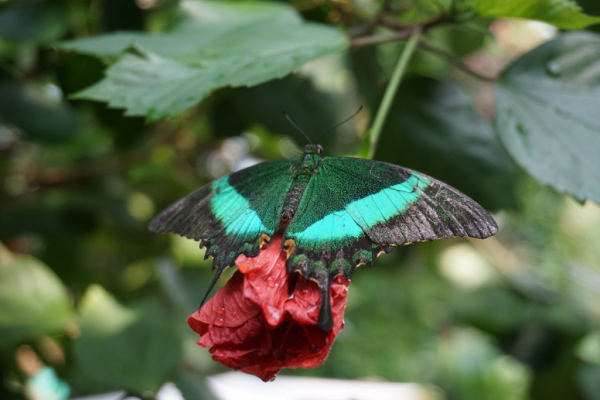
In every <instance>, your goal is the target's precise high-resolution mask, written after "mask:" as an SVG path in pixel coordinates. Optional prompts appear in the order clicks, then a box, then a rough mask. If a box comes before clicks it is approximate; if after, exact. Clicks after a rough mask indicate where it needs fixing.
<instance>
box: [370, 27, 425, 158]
mask: <svg viewBox="0 0 600 400" xmlns="http://www.w3.org/2000/svg"><path fill="white" fill-rule="evenodd" d="M421 35H422V31H421V29H420V28H417V29H415V30H414V31H413V32H412V34H411V36H410V37H409V39H408V41H407V42H406V45H405V46H404V49H403V50H402V54H400V58H399V59H398V63H397V64H396V67H395V68H394V72H393V73H392V77H391V79H390V82H389V83H388V85H387V88H386V89H385V94H384V95H383V99H382V100H381V104H380V105H379V109H378V110H377V114H376V115H375V119H374V120H373V125H372V126H371V129H370V130H369V132H368V133H367V136H366V137H365V139H364V142H363V147H362V149H361V152H360V153H361V154H360V155H361V156H362V157H365V158H373V156H374V155H375V151H376V150H377V145H378V143H379V136H380V135H381V129H382V128H383V124H384V123H385V120H386V118H387V115H388V113H389V111H390V107H391V106H392V101H393V100H394V97H395V96H396V92H397V91H398V87H399V86H400V81H401V80H402V76H403V75H404V72H405V71H406V66H407V65H408V62H409V61H410V58H411V57H412V55H413V53H414V52H415V49H416V48H417V44H418V43H419V40H420V39H421Z"/></svg>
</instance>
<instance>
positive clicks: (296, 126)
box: [283, 111, 312, 144]
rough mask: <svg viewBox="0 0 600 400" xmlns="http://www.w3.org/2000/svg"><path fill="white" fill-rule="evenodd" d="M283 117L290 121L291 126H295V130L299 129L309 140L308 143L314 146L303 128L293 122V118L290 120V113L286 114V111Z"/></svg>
mask: <svg viewBox="0 0 600 400" xmlns="http://www.w3.org/2000/svg"><path fill="white" fill-rule="evenodd" d="M283 115H284V116H285V119H287V120H288V121H289V123H290V124H292V125H293V126H294V128H296V129H298V130H299V131H300V132H302V134H303V135H304V137H305V138H306V140H308V143H310V144H312V141H311V140H310V138H309V137H308V135H307V134H306V133H305V132H304V131H303V130H302V128H300V127H299V126H298V125H297V124H296V123H295V122H294V121H293V120H292V118H290V116H289V115H288V113H286V112H285V111H284V112H283Z"/></svg>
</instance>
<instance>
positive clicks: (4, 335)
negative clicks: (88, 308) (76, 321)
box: [0, 245, 74, 347]
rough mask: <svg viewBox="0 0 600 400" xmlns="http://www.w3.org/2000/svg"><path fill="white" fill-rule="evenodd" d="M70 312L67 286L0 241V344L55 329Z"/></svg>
mask: <svg viewBox="0 0 600 400" xmlns="http://www.w3.org/2000/svg"><path fill="white" fill-rule="evenodd" d="M73 316H74V313H73V309H72V306H71V301H70V299H69V295H68V293H67V289H66V288H65V287H64V285H63V283H62V282H61V281H60V279H59V278H58V277H57V276H56V275H55V274H54V272H52V270H50V269H49V268H48V267H47V266H46V265H45V264H43V263H42V262H40V261H39V260H37V259H35V258H34V257H31V256H23V255H13V254H11V253H10V252H9V251H8V250H7V249H6V248H4V247H3V246H2V245H0V347H4V346H10V345H13V344H15V343H16V342H17V341H20V340H25V339H31V338H34V337H35V336H37V335H41V334H56V333H59V332H61V331H63V330H64V329H65V328H67V327H68V326H69V324H71V323H73Z"/></svg>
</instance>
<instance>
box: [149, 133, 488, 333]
mask: <svg viewBox="0 0 600 400" xmlns="http://www.w3.org/2000/svg"><path fill="white" fill-rule="evenodd" d="M322 151H323V149H322V147H321V146H320V145H314V144H309V145H307V146H306V147H305V150H304V153H303V154H302V156H301V157H300V158H298V159H293V160H284V161H274V162H264V163H262V164H258V165H255V166H252V167H250V168H246V169H244V170H241V171H238V172H236V173H233V174H231V175H228V176H225V177H224V178H221V179H219V180H216V181H214V182H212V183H209V184H207V185H204V186H202V187H200V188H199V189H197V190H196V191H194V192H192V193H190V194H188V195H187V196H185V197H184V198H182V199H180V200H179V201H177V202H175V203H174V204H172V205H171V206H169V207H168V208H167V209H165V210H164V211H163V212H161V213H160V214H159V215H158V216H157V217H156V218H154V219H153V220H152V221H151V222H150V226H149V228H150V230H151V231H152V232H155V233H165V232H172V233H177V234H179V235H182V236H185V237H187V238H192V239H195V240H199V241H201V245H202V246H204V247H206V255H205V258H208V257H212V258H213V269H216V270H217V272H216V274H215V278H214V279H213V282H212V284H211V288H212V286H213V285H214V283H215V282H216V280H217V278H218V277H219V276H220V275H221V273H222V272H223V270H225V268H227V267H228V266H231V265H233V264H234V261H235V259H236V258H237V257H238V256H239V255H240V254H244V255H246V256H248V257H255V256H256V255H258V253H259V251H260V248H261V247H262V245H263V244H264V243H268V242H269V241H270V240H271V238H272V237H273V235H274V234H275V232H277V231H278V230H280V229H281V230H283V242H282V243H283V247H284V248H283V250H285V251H286V252H287V255H288V259H287V270H288V273H292V272H295V271H299V272H300V273H301V274H302V276H303V277H304V278H305V279H313V280H315V281H317V283H318V284H319V287H320V290H321V293H322V299H323V300H322V305H321V309H320V311H319V319H318V323H319V326H320V327H321V329H323V330H326V331H329V330H330V329H331V327H332V323H333V319H332V316H331V306H330V304H329V301H330V296H329V288H330V285H331V281H332V279H333V277H335V276H337V275H340V274H341V275H343V276H344V277H346V278H350V277H351V276H352V274H353V272H354V270H355V269H356V267H357V266H359V265H369V266H372V265H373V263H374V262H375V259H376V258H377V256H378V255H380V254H382V253H389V252H390V251H391V250H392V248H393V247H395V246H401V245H407V244H412V243H417V242H425V241H428V240H434V239H441V238H450V237H455V236H468V237H473V238H479V239H483V238H486V237H488V236H492V235H494V234H495V233H496V232H497V231H498V226H497V225H496V222H495V221H494V219H493V218H492V217H491V216H490V215H489V214H488V213H487V212H486V211H485V210H484V209H483V208H482V207H481V206H480V205H479V204H477V203H476V202H475V201H473V200H472V199H471V198H469V197H467V196H466V195H464V194H462V193H461V192H459V191H458V190H456V189H454V188H452V187H450V186H448V185H446V184H445V183H442V182H440V181H438V180H435V179H434V178H432V177H430V176H427V175H425V174H422V173H420V172H416V171H412V170H410V169H407V168H403V167H400V166H397V165H392V164H387V163H384V162H378V161H372V160H365V159H359V158H349V157H323V156H321V153H322ZM209 292H210V289H209Z"/></svg>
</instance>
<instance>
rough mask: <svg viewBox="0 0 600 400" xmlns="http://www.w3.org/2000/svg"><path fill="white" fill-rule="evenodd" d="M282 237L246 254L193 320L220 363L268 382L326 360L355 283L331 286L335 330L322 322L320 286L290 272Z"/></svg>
mask: <svg viewBox="0 0 600 400" xmlns="http://www.w3.org/2000/svg"><path fill="white" fill-rule="evenodd" d="M285 264H286V257H285V252H283V251H282V250H281V236H276V237H274V238H273V241H272V242H271V243H270V244H268V245H266V246H265V247H263V249H262V250H261V252H260V254H259V255H258V256H257V257H253V258H248V257H245V256H243V255H241V256H239V257H238V259H237V260H236V265H237V267H238V270H237V271H236V272H235V274H234V275H233V277H232V278H231V279H230V280H229V282H227V284H226V285H225V286H224V287H223V288H222V289H220V290H219V291H217V293H216V294H215V295H214V296H213V297H212V298H211V299H210V300H209V301H208V302H207V303H206V305H205V306H204V307H202V309H200V310H198V311H197V312H195V313H194V314H192V315H191V316H190V317H189V318H188V324H189V325H190V327H191V328H192V329H193V330H194V331H195V332H197V333H199V334H200V335H201V338H200V340H199V341H198V344H199V345H200V346H202V347H210V353H211V354H212V357H213V359H214V360H215V361H219V362H220V363H222V364H223V365H226V366H227V367H230V368H234V369H240V370H242V371H244V372H246V373H249V374H253V375H256V376H258V377H259V378H261V379H262V380H263V381H265V382H267V381H269V380H271V379H273V378H274V377H275V375H276V374H277V373H278V372H279V371H280V370H281V369H282V368H297V367H302V368H313V367H316V366H318V365H320V364H322V363H323V361H325V358H326V357H327V355H328V354H329V350H330V349H331V345H332V344H333V342H334V340H335V338H336V336H337V334H338V333H339V332H340V331H341V330H342V329H343V327H344V322H343V316H344V309H345V308H346V294H347V291H348V285H349V284H350V281H349V280H347V279H345V278H343V277H341V276H338V277H337V278H336V279H334V281H333V283H332V285H331V291H330V295H331V308H332V312H333V321H334V322H333V329H331V331H329V332H325V331H322V330H321V329H320V328H319V327H318V326H317V317H318V314H319V307H320V304H321V294H320V290H319V288H318V286H317V284H316V283H315V282H313V281H307V280H305V279H303V278H302V277H301V276H300V275H299V274H291V275H290V274H288V273H287V271H286V266H285Z"/></svg>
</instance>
